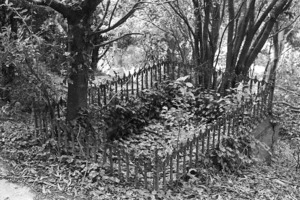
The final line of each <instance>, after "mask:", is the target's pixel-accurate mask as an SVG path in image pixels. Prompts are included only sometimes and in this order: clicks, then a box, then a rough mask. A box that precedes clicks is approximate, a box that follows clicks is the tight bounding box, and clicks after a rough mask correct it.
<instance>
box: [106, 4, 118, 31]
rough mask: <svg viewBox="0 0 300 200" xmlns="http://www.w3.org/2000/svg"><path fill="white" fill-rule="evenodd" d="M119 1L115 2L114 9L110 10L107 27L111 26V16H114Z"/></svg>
mask: <svg viewBox="0 0 300 200" xmlns="http://www.w3.org/2000/svg"><path fill="white" fill-rule="evenodd" d="M119 1H120V0H117V2H116V4H115V7H114V9H113V10H112V13H111V15H110V18H109V22H108V27H110V25H111V21H112V18H113V16H114V15H115V12H116V9H117V6H118V4H119Z"/></svg>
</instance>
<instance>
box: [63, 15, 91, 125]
mask: <svg viewBox="0 0 300 200" xmlns="http://www.w3.org/2000/svg"><path fill="white" fill-rule="evenodd" d="M86 30H89V25H88V22H87V21H84V20H80V21H79V20H78V21H76V23H69V33H68V35H69V38H71V39H72V40H71V41H70V43H69V46H70V47H69V50H70V54H71V56H72V57H73V59H74V60H73V63H72V64H71V73H70V77H69V78H70V81H69V83H68V101H67V121H70V120H73V119H75V118H76V117H77V115H78V112H79V111H80V109H85V108H87V95H88V80H89V74H88V72H89V66H90V62H89V60H88V59H87V56H85V55H91V53H92V49H93V48H92V46H89V44H88V43H86V41H85V38H86V35H85V33H86Z"/></svg>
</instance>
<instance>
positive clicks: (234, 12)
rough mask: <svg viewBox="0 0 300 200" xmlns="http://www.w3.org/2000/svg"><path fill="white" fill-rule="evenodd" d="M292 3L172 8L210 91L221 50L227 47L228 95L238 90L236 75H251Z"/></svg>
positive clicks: (198, 2)
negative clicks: (188, 9) (189, 11)
mask: <svg viewBox="0 0 300 200" xmlns="http://www.w3.org/2000/svg"><path fill="white" fill-rule="evenodd" d="M292 1H293V0H269V1H256V0H243V1H234V0H221V1H217V0H212V1H211V0H193V1H192V2H187V1H185V0H176V1H172V2H169V5H170V7H171V8H172V9H173V10H174V12H175V13H176V14H177V15H178V16H179V17H180V18H181V20H182V22H183V23H185V24H186V26H187V27H188V30H189V32H190V33H191V34H190V35H192V40H193V52H194V53H193V55H194V56H193V57H194V63H195V64H196V71H198V72H200V74H202V75H203V76H202V79H204V84H205V86H206V87H209V85H210V82H211V77H212V76H213V74H211V73H213V72H214V71H215V66H216V65H217V63H218V62H219V52H220V51H221V46H222V45H223V44H226V45H227V49H226V61H225V65H226V70H225V71H226V73H225V74H226V75H225V76H224V77H223V80H222V87H221V88H222V90H223V91H224V89H226V88H228V87H231V86H235V82H236V79H235V78H232V77H234V76H233V75H243V76H247V75H248V71H249V68H250V66H251V65H252V64H253V62H254V61H255V59H256V57H257V55H258V54H259V52H260V51H261V49H262V48H263V46H264V44H265V43H266V41H267V40H268V38H269V36H270V34H271V31H272V29H273V27H274V25H275V23H276V21H277V19H278V17H279V16H280V15H281V14H283V13H284V12H285V11H286V10H287V9H289V7H290V5H291V3H292ZM184 4H185V5H189V6H190V7H192V9H193V11H194V13H193V17H192V18H191V16H188V14H187V13H186V12H184V9H183V8H182V5H184ZM220 30H222V32H221V33H220Z"/></svg>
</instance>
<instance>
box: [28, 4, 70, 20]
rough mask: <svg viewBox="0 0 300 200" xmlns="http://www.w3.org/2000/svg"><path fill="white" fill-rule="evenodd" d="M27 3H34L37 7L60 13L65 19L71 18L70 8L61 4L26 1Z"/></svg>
mask: <svg viewBox="0 0 300 200" xmlns="http://www.w3.org/2000/svg"><path fill="white" fill-rule="evenodd" d="M27 2H29V3H34V4H36V5H39V6H48V7H50V8H52V9H53V10H55V11H57V12H59V13H61V14H62V15H63V16H64V17H65V18H71V17H72V15H73V14H74V11H73V10H72V8H71V6H68V5H66V4H63V3H61V2H59V1H57V0H27Z"/></svg>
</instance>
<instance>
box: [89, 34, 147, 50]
mask: <svg viewBox="0 0 300 200" xmlns="http://www.w3.org/2000/svg"><path fill="white" fill-rule="evenodd" d="M130 35H143V34H141V33H128V34H124V35H122V36H121V37H118V38H115V39H113V40H110V41H107V42H104V43H101V44H94V46H95V47H104V46H106V45H109V44H111V43H113V42H115V41H118V40H120V39H122V38H124V37H127V36H130Z"/></svg>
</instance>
